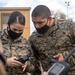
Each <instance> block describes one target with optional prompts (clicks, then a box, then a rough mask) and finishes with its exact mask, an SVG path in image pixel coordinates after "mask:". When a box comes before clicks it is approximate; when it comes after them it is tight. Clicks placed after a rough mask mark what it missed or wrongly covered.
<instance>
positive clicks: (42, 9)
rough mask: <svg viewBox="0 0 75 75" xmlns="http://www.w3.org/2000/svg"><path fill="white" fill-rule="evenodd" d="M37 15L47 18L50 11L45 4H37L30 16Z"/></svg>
mask: <svg viewBox="0 0 75 75" xmlns="http://www.w3.org/2000/svg"><path fill="white" fill-rule="evenodd" d="M37 16H40V17H43V18H48V17H49V16H51V11H50V9H49V8H48V7H47V6H45V5H38V6H36V7H35V8H34V10H33V11H32V17H37Z"/></svg>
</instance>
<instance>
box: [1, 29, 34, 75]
mask: <svg viewBox="0 0 75 75" xmlns="http://www.w3.org/2000/svg"><path fill="white" fill-rule="evenodd" d="M0 36H1V41H2V45H3V50H2V51H1V52H2V54H3V56H4V57H5V58H6V59H7V58H10V57H13V56H16V57H17V58H22V57H26V56H33V53H32V49H31V45H30V43H29V41H27V40H26V39H25V38H23V37H22V36H21V37H19V38H17V39H16V40H14V41H13V40H11V39H10V38H9V36H8V34H7V30H6V29H5V30H3V31H1V32H0ZM6 70H7V73H8V75H27V73H25V72H23V71H22V70H23V69H22V68H21V67H14V68H10V67H8V66H6ZM33 70H34V62H33V61H31V60H30V61H28V66H27V68H26V72H32V71H33Z"/></svg>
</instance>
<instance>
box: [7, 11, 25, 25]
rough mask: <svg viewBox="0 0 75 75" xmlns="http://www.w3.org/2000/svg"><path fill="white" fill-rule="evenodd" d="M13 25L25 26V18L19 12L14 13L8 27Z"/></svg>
mask: <svg viewBox="0 0 75 75" xmlns="http://www.w3.org/2000/svg"><path fill="white" fill-rule="evenodd" d="M13 23H20V24H22V25H25V16H24V15H23V14H22V13H21V12H19V11H14V12H12V13H11V14H10V16H9V19H8V25H9V26H10V25H11V24H13Z"/></svg>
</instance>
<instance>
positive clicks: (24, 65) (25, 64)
mask: <svg viewBox="0 0 75 75" xmlns="http://www.w3.org/2000/svg"><path fill="white" fill-rule="evenodd" d="M27 64H28V62H27V61H26V62H25V63H24V64H23V66H22V68H23V71H25V69H26V67H27Z"/></svg>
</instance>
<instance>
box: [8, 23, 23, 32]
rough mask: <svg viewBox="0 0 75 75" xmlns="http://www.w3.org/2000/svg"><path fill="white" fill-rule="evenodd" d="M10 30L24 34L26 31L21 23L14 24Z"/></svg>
mask: <svg viewBox="0 0 75 75" xmlns="http://www.w3.org/2000/svg"><path fill="white" fill-rule="evenodd" d="M8 28H9V26H8ZM9 29H11V30H12V31H13V32H15V33H22V32H23V30H24V25H21V24H19V23H13V24H11V25H10V28H9Z"/></svg>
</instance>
